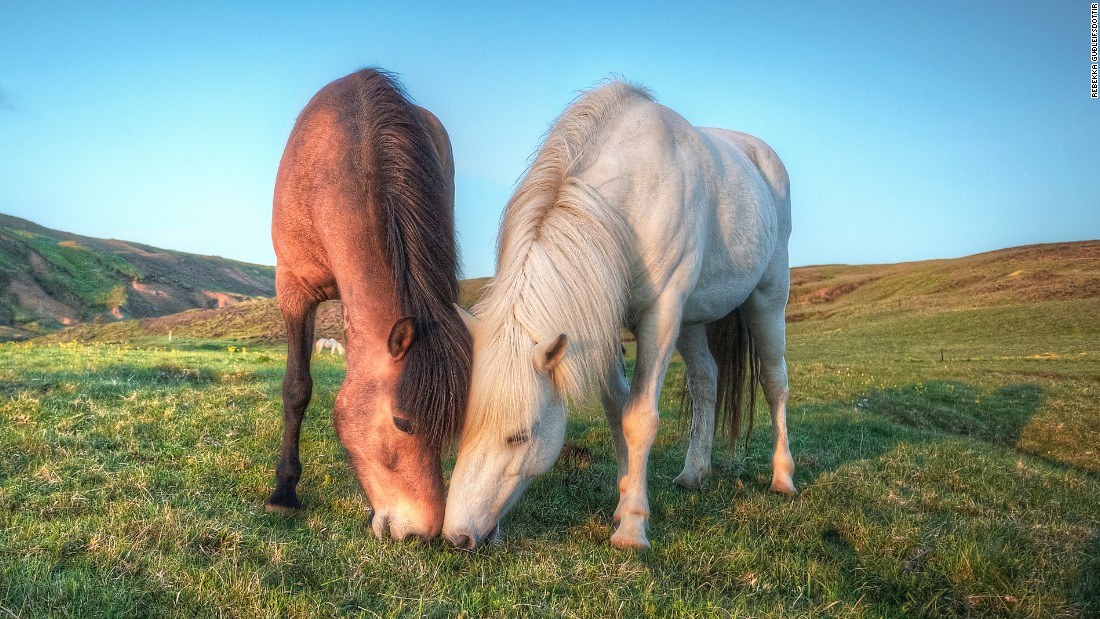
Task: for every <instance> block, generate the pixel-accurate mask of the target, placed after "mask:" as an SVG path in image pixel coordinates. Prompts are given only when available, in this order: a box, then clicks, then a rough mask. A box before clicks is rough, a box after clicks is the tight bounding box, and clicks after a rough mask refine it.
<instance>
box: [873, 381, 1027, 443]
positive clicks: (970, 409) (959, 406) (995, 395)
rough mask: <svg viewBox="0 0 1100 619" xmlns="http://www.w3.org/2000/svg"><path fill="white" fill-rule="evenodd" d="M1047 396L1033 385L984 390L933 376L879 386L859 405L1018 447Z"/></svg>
mask: <svg viewBox="0 0 1100 619" xmlns="http://www.w3.org/2000/svg"><path fill="white" fill-rule="evenodd" d="M1043 397H1044V394H1043V388H1042V387H1040V386H1038V385H1032V384H1019V385H1006V386H1004V387H1000V388H998V389H997V390H995V391H994V392H992V393H990V394H986V395H983V394H982V393H981V391H980V390H978V389H977V388H975V387H973V386H970V385H967V384H965V383H959V382H949V381H934V382H927V383H913V384H910V385H906V386H904V387H898V388H896V389H885V390H882V391H876V392H874V393H871V394H870V395H868V396H867V397H864V398H863V399H862V400H860V401H859V402H858V403H857V404H856V406H858V407H861V408H865V409H866V410H867V411H869V412H871V413H875V414H879V415H883V416H885V417H887V418H889V419H892V420H894V421H896V422H898V423H900V424H902V425H906V426H909V427H913V428H919V429H922V430H941V431H944V432H949V433H951V434H958V435H960V436H969V437H971V438H976V439H978V440H982V441H985V442H987V443H991V444H994V445H1000V446H1002V447H1015V446H1016V443H1017V442H1019V440H1020V437H1021V435H1022V433H1023V429H1024V427H1025V426H1026V425H1027V423H1028V421H1029V420H1030V419H1031V417H1032V416H1033V415H1034V414H1035V413H1036V411H1038V410H1039V406H1040V405H1041V404H1042V402H1043Z"/></svg>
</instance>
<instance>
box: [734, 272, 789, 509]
mask: <svg viewBox="0 0 1100 619" xmlns="http://www.w3.org/2000/svg"><path fill="white" fill-rule="evenodd" d="M785 268H786V265H785V264H784V269H785ZM783 282H786V280H785V279H784V280H783ZM787 289H788V285H787V284H785V283H784V285H782V286H772V287H770V288H769V287H760V286H758V287H757V289H756V290H754V291H753V293H752V294H750V295H749V298H748V300H746V301H745V303H744V305H742V306H741V311H742V314H741V315H742V316H743V317H744V319H745V321H746V323H747V324H748V327H749V332H750V333H751V334H752V338H753V343H754V346H755V348H756V356H757V358H758V359H759V360H760V374H761V376H760V383H761V385H762V386H763V388H764V398H765V399H767V401H768V408H769V409H770V411H771V415H772V432H773V436H774V438H775V451H774V452H773V454H772V488H771V489H772V491H773V492H781V493H784V494H796V493H797V491H796V490H795V487H794V459H793V458H792V457H791V449H790V445H789V441H788V438H787V397H788V395H789V390H788V386H787V360H786V359H785V358H784V356H783V355H784V353H785V351H786V348H787V326H786V321H785V318H784V308H785V307H786V302H787Z"/></svg>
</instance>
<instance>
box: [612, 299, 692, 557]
mask: <svg viewBox="0 0 1100 619" xmlns="http://www.w3.org/2000/svg"><path fill="white" fill-rule="evenodd" d="M681 313H682V310H681V307H680V297H679V295H666V297H664V298H662V299H661V300H660V301H658V304H657V305H656V306H655V307H654V308H653V309H651V310H650V311H649V312H648V313H647V314H646V315H645V316H644V317H642V319H641V320H640V321H639V322H638V329H637V331H636V334H637V336H638V360H637V362H636V363H635V365H634V378H633V380H632V381H631V384H630V396H629V398H628V399H627V403H626V407H625V408H624V409H623V419H622V423H623V437H624V438H625V439H626V452H627V454H626V456H627V457H626V474H625V475H623V476H622V478H621V479H620V480H619V506H618V507H617V508H616V509H615V518H616V519H617V520H618V521H619V528H618V529H616V531H615V533H614V534H613V535H612V536H611V545H612V546H617V547H619V548H649V540H648V539H647V538H646V528H647V527H648V526H649V496H648V494H647V490H646V483H647V476H646V472H647V471H646V469H647V467H648V465H649V451H650V449H652V448H653V440H654V439H655V438H656V437H657V419H658V418H657V398H658V397H659V396H660V394H661V383H662V382H664V378H665V371H666V370H667V369H668V362H669V359H670V358H671V357H672V350H673V347H674V345H675V343H676V336H677V331H679V327H680V316H681Z"/></svg>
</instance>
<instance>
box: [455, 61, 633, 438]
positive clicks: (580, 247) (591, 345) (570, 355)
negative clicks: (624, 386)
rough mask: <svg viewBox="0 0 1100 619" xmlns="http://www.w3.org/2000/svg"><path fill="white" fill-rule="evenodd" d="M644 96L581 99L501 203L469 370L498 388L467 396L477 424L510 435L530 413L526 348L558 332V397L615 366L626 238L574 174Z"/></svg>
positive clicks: (615, 86) (607, 93) (585, 388)
mask: <svg viewBox="0 0 1100 619" xmlns="http://www.w3.org/2000/svg"><path fill="white" fill-rule="evenodd" d="M652 100H653V98H652V95H650V93H649V92H648V91H645V90H644V89H641V88H639V87H636V86H633V85H631V84H628V83H626V82H623V81H619V80H616V81H611V82H609V83H606V84H604V85H602V86H599V87H597V88H595V89H592V90H590V91H587V92H585V93H582V94H581V95H580V96H579V97H578V98H577V99H575V100H574V101H573V103H572V104H570V106H569V107H568V108H566V110H565V111H564V112H563V113H562V115H561V116H560V117H559V118H558V119H557V120H556V121H555V122H554V124H553V125H552V126H551V127H550V129H549V131H548V132H547V134H546V137H545V139H544V140H543V144H542V146H541V147H540V149H539V151H538V154H537V156H536V157H535V160H534V161H533V162H532V164H531V166H530V168H529V169H528V171H527V173H526V175H525V176H524V178H523V179H522V180H521V181H520V184H519V186H518V187H517V188H516V191H515V192H514V193H513V195H512V197H511V199H510V200H509V201H508V204H507V206H506V207H505V210H504V215H503V219H502V223H501V236H500V241H499V248H498V254H497V274H496V277H495V279H494V280H493V281H492V283H490V285H489V288H488V291H487V292H486V294H485V296H484V297H483V298H482V300H481V301H480V302H479V303H478V304H477V306H476V307H475V308H474V313H475V314H477V315H478V317H479V318H480V319H481V321H482V322H481V324H482V327H481V336H482V337H485V338H487V340H486V348H487V349H488V350H493V351H495V352H496V354H494V355H493V357H492V358H487V359H485V360H484V361H483V362H481V363H480V364H479V368H478V369H475V372H478V373H479V374H480V373H481V372H484V373H485V374H484V376H480V375H476V376H475V377H474V384H475V385H479V386H480V385H489V386H490V388H491V387H492V386H493V385H500V386H502V388H498V389H496V390H494V393H492V394H489V393H481V392H480V389H479V390H478V391H475V392H474V393H472V394H471V398H473V399H474V400H475V401H474V404H475V405H474V406H472V407H471V408H473V409H474V410H478V411H483V412H484V415H483V417H481V418H479V419H478V420H477V423H479V424H485V425H484V426H483V427H490V428H491V427H495V428H497V429H498V430H499V431H501V432H511V431H515V430H516V429H517V428H516V427H514V426H515V424H516V421H517V420H516V415H517V414H524V413H533V412H534V409H535V408H536V404H537V398H538V393H537V391H536V381H535V379H534V376H533V374H534V372H535V368H534V364H533V362H532V359H531V357H530V355H531V348H532V345H533V344H534V343H538V342H542V341H544V340H546V339H548V338H553V337H555V336H557V335H558V334H559V333H565V334H566V336H567V337H568V345H567V347H566V354H565V357H564V358H563V359H562V361H561V362H560V363H559V364H558V365H557V367H555V368H554V369H553V371H552V372H551V375H552V378H553V381H554V385H555V387H556V389H557V390H558V393H560V394H562V396H563V397H566V398H571V399H574V400H578V399H583V398H584V397H585V396H586V395H587V394H588V393H589V391H590V387H591V385H592V379H593V378H596V379H597V380H598V381H600V382H601V383H602V382H603V381H605V380H606V377H607V373H608V368H609V367H610V364H611V363H613V362H617V358H618V357H619V355H620V354H621V347H620V346H621V344H620V341H619V329H620V327H621V325H622V323H623V318H624V314H625V312H626V295H627V289H628V284H629V278H630V272H629V261H628V257H627V251H626V247H627V246H628V234H629V232H628V230H627V227H626V222H625V220H624V219H623V216H622V213H621V212H620V211H619V210H618V209H616V208H614V207H613V206H611V205H609V204H608V203H607V202H606V201H605V200H604V199H603V198H602V197H601V196H600V195H599V194H598V193H597V192H596V190H595V189H593V188H592V187H590V186H589V185H587V184H585V183H583V182H581V181H580V180H579V179H578V178H576V176H574V175H575V174H577V173H579V172H580V171H582V170H583V169H584V168H585V167H586V166H587V165H588V164H589V163H590V158H591V155H592V153H594V152H595V151H596V150H597V147H598V146H599V142H600V139H601V136H602V135H603V132H604V129H605V128H606V127H608V126H610V125H611V124H612V123H614V122H615V121H616V120H617V119H618V118H619V117H621V115H622V113H623V112H624V111H625V110H626V109H627V108H628V107H630V106H631V105H634V104H635V103H637V102H638V101H652ZM471 421H473V420H471ZM521 421H522V420H521Z"/></svg>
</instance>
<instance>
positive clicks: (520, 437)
mask: <svg viewBox="0 0 1100 619" xmlns="http://www.w3.org/2000/svg"><path fill="white" fill-rule="evenodd" d="M529 440H531V435H530V434H528V433H527V432H517V433H515V434H513V435H512V436H509V437H508V444H509V445H519V444H520V443H526V442H527V441H529Z"/></svg>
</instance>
